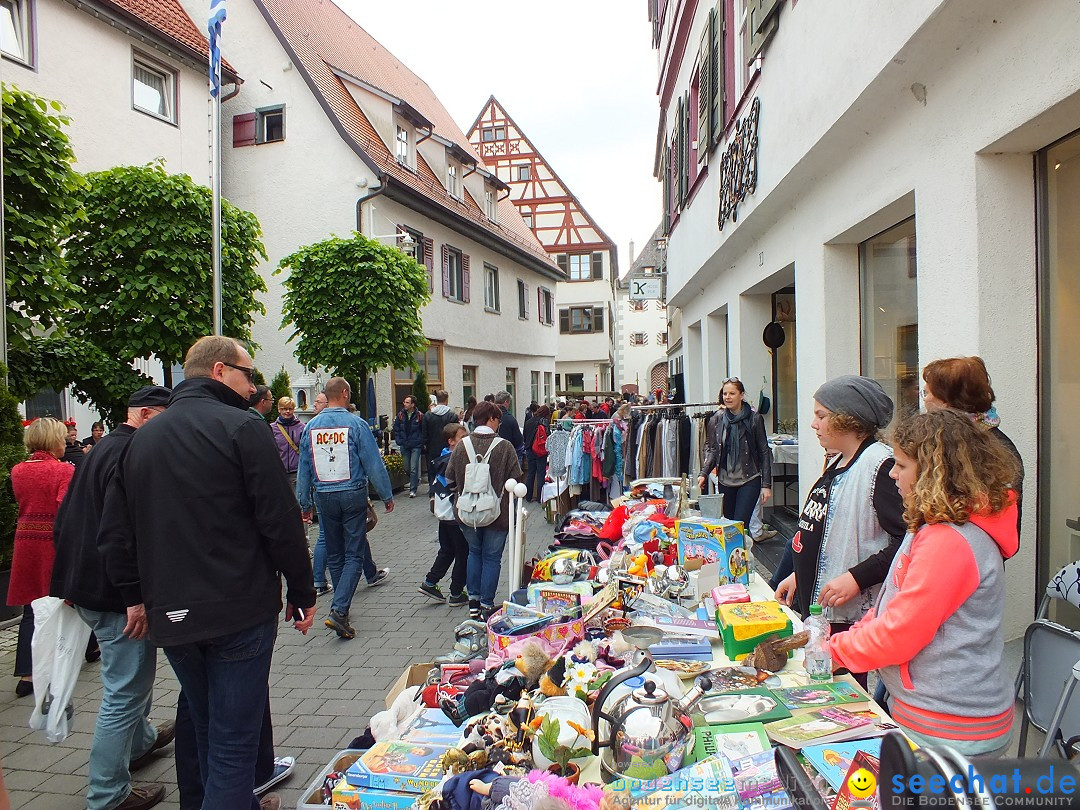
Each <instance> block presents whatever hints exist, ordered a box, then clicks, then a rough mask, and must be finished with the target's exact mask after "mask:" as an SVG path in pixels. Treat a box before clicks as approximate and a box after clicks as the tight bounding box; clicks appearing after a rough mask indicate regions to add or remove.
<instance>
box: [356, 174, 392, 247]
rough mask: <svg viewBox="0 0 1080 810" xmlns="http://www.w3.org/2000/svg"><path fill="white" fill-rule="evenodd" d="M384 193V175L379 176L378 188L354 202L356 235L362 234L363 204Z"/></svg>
mask: <svg viewBox="0 0 1080 810" xmlns="http://www.w3.org/2000/svg"><path fill="white" fill-rule="evenodd" d="M384 191H386V175H385V174H382V175H379V187H378V188H377V189H375V190H374V191H372V192H371V193H370V194H365V195H364V196H363V197H360V198H359V199H358V200H357V201H356V230H357V232H358V233H363V232H364V203H366V202H368V201H369V200H373V199H375V198H376V197H378V196H379V195H380V194H382V193H383V192H384Z"/></svg>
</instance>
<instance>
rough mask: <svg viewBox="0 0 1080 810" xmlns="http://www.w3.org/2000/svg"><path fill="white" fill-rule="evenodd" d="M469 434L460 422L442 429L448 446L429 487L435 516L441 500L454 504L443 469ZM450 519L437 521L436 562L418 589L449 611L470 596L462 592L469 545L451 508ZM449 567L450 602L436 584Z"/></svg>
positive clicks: (437, 461)
mask: <svg viewBox="0 0 1080 810" xmlns="http://www.w3.org/2000/svg"><path fill="white" fill-rule="evenodd" d="M467 433H468V431H467V430H466V429H465V426H464V425H462V424H461V423H459V422H451V423H450V424H448V425H446V426H445V427H444V428H443V436H444V437H445V438H446V443H447V446H446V447H444V448H443V451H442V455H440V456H439V458H438V459H436V461H435V481H434V482H433V483H432V486H431V494H432V498H431V510H432V512H435V514H436V515H437V516H438V515H439V512H438V511H437V510H436V504H437V503H439V502H440V501H441V500H442V499H447V500H448V501H449V502H450V504H452V503H453V495H454V492H453V490H452V489H451V488H450V486H449V484H448V483H447V481H446V477H445V474H446V465H447V464H448V463H449V462H450V454H451V453H452V452H454V448H455V447H457V443H458V442H459V441H461V439H462V437H463V436H465V435H466V434H467ZM448 514H449V518H448V519H443V518H442V517H440V519H439V553H438V554H436V555H435V562H434V563H432V564H431V570H430V571H429V572H428V575H427V576H426V577H425V578H424V584H423V585H421V586H420V593H422V594H424V595H425V596H430V597H431V598H432V599H436V600H438V601H440V602H447V603H448V604H449V605H451V606H452V607H456V606H459V605H467V604H469V595H468V594H467V593H466V592H465V572H466V570H467V566H468V563H469V544H468V542H467V541H466V540H465V535H464V534H462V532H461V526H459V525H458V522H457V520H455V519H454V512H453V507H452V506H451V507H450V510H449V513H448ZM451 563H452V564H453V566H454V570H453V572H452V573H451V574H450V598H449V600H448V599H447V598H446V597H445V596H444V595H443V592H442V589H441V588H439V584H438V583H439V580H440V579H442V578H443V577H444V576H446V572H447V571H448V570H449V569H450V565H451Z"/></svg>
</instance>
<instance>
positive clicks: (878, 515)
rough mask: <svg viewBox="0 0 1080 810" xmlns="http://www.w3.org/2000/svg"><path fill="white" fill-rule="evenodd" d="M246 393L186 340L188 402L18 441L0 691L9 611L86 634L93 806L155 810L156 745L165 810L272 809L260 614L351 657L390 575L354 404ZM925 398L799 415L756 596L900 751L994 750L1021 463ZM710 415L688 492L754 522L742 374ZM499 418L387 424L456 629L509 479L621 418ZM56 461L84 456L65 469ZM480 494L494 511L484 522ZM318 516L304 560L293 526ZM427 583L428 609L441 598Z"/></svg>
mask: <svg viewBox="0 0 1080 810" xmlns="http://www.w3.org/2000/svg"><path fill="white" fill-rule="evenodd" d="M253 371H254V369H253V364H252V360H251V356H250V354H248V352H247V350H246V349H245V348H244V347H243V345H242V344H240V343H239V342H237V341H234V340H232V339H229V338H223V337H206V338H202V339H201V340H199V341H198V342H197V343H195V344H194V345H193V346H192V347H191V349H190V350H189V352H188V354H187V357H186V359H185V364H184V372H185V379H184V381H183V382H182V383H180V384H179V385H178V386H177V387H176V388H175V389H174V390H171V391H170V390H169V389H167V388H163V387H160V386H147V387H145V388H142V389H140V390H139V391H136V392H135V393H134V394H133V395H132V396H131V398H130V399H129V401H128V410H127V416H126V420H125V422H124V423H123V424H121V425H119V426H117V427H116V428H115V429H114V430H112V431H111V432H109V433H108V434H105V433H104V430H103V428H101V426H100V425H99V424H97V423H95V426H94V429H93V430H92V435H91V436H90V437H89V438H88V439H87V440H85V441H83V442H77V440H74V439H73V436H77V431H75V430H74V429H73V426H71V425H68V424H65V423H62V422H60V421H58V420H55V419H51V418H41V419H37V420H34V421H32V422H31V423H29V424H28V425H27V427H26V429H25V436H24V439H25V445H26V449H27V452H28V454H29V455H28V458H27V459H26V460H25V461H23V462H21V463H19V464H18V465H16V466H15V468H14V469H13V470H12V473H11V481H12V488H13V490H14V494H15V497H16V500H17V502H18V506H19V518H18V525H17V531H16V538H15V550H14V558H13V563H12V574H11V585H10V589H9V595H8V602H9V604H13V605H22V606H24V609H23V619H22V622H21V624H20V628H19V641H18V651H17V655H16V663H15V675H16V676H17V677H18V678H19V680H18V681H17V684H16V692H17V694H19V695H20V696H22V695H29V694H32V692H33V681H32V653H31V639H32V636H33V631H34V613H33V609H32V607H31V603H32V602H33V601H34V600H35V599H38V598H40V597H44V596H54V597H60V598H62V599H64V600H67V601H68V602H69V603H70V604H72V605H74V607H75V609H76V610H77V612H78V614H79V615H80V616H81V617H82V619H83V620H84V621H85V622H86V623H87V624H88V625H89V626H90V627H91V628H92V630H93V634H92V636H91V642H90V645H88V648H87V650H86V651H85V654H86V656H87V659H88V660H93V659H95V658H96V657H99V656H100V658H101V670H100V678H101V682H102V700H101V708H100V710H99V713H98V718H97V725H96V728H95V731H94V737H93V743H92V746H91V751H90V762H89V770H88V781H89V788H88V791H87V805H88V807H90V808H92V810H96V809H97V808H104V810H116V808H121V810H137V809H138V808H146V807H151V806H153V805H154V804H156V803H158V802H160V801H161V799H162V798H163V796H164V787H163V786H162V785H160V784H149V785H135V784H132V779H131V773H132V772H133V771H136V770H137V769H138V768H139V767H141V766H143V765H145V764H147V763H148V762H150V761H151V759H152V755H153V754H154V752H156V751H158V750H159V749H161V748H162V747H164V746H166V745H168V744H170V743H172V742H173V741H174V740H175V757H176V770H177V781H178V785H179V787H180V794H181V795H180V801H181V807H182V808H185V810H186V808H195V807H203V808H236V807H242V806H250V807H252V808H275V807H278V806H279V800H278V798H277V796H276V795H275V794H272V793H267V792H266V791H268V790H269V788H270V787H272V786H273V785H274V784H275V783H276V782H277V781H279V780H280V779H281V778H283V777H284V776H285V775H287V774H288V773H289V771H290V770H291V768H292V766H293V763H294V760H293V759H292V758H291V757H279V756H276V754H275V751H274V741H273V724H272V718H271V714H270V703H269V686H268V683H269V672H270V662H271V658H272V655H273V649H274V645H275V640H276V637H277V632H278V616H279V614H280V612H281V610H282V607H284V610H285V616H286V619H287V620H288V621H291V622H292V623H293V626H294V627H295V629H296V630H297V631H299V632H301V633H307V632H308V630H310V628H311V627H312V624H313V621H314V619H315V616H316V612H317V604H316V599H317V596H320V595H323V594H330V593H332V594H333V599H332V603H331V605H330V608H329V611H328V615H327V617H326V618H325V620H324V625H325V626H326V627H328V628H329V629H331V630H333V631H334V632H335V633H336V634H337V635H338V636H339V637H340V638H342V639H345V640H347V639H352V638H354V637H355V635H356V630H355V628H354V627H353V624H352V621H351V619H350V607H351V603H352V600H353V597H354V595H355V592H356V590H357V588H358V587H359V586H360V582H361V579H363V580H364V582H365V583H366V587H368V588H372V587H377V586H379V585H382V584H383V583H384V582H386V580H387V579H388V578H389V576H390V569H389V568H385V567H383V568H380V567H379V566H378V565H377V564H376V562H375V560H374V559H373V556H372V552H371V546H370V543H369V542H368V539H367V532H368V531H369V527H370V526H371V525H372V524H373V522H374V521H375V520H377V519H378V518H377V513H376V512H375V509H374V505H373V503H372V500H371V497H370V495H371V494H373V495H374V496H376V497H377V498H378V499H379V500H381V501H382V502H383V509H384V510H385V512H387V513H390V512H392V511H393V510H394V499H393V498H394V493H393V490H392V486H391V481H390V478H389V475H388V473H387V469H386V467H385V465H384V463H383V458H382V454H381V452H380V450H379V448H378V446H377V444H376V441H375V438H374V437H373V434H372V430H371V428H370V426H369V425H368V423H367V422H366V421H365V420H364V419H362V418H361V417H360V416H359V415H358V414H357V413H356V412H355V408H353V407H352V405H351V403H350V400H351V396H352V389H351V387H350V385H349V383H348V382H347V381H346V380H345V379H343V378H341V377H334V378H332V379H330V380H329V381H328V382H327V384H326V386H325V388H324V390H323V391H322V392H320V393H319V394H318V396H317V397H316V399H315V401H314V415H313V416H312V418H311V419H310V421H308V422H307V423H306V424H305V423H303V422H302V421H301V420H299V419H298V418H297V417H296V403H295V402H294V401H293V400H292V399H291V398H289V397H282V398H280V399H279V400H277V402H276V403H275V401H274V398H273V395H272V394H271V393H270V391H269V390H268V389H267V388H266V387H265V386H256V385H254V384H253V382H252V376H253ZM923 379H924V382H925V388H924V389H923V402H924V405H925V411H924V412H922V413H916V414H905V415H902V416H901V417H900V418H898V419H894V407H893V403H892V401H891V400H890V398H889V397H888V396H887V395H886V394H885V392H884V390H882V388H881V386H880V385H879V384H878V383H877V382H876V381H874V380H871V379H869V378H866V377H860V376H853V375H849V376H843V377H838V378H836V379H833V380H830V381H828V382H826V383H825V384H823V385H822V386H821V387H820V388H819V389H818V390H817V391H816V392H815V394H814V401H813V413H814V420H813V422H812V428H813V430H814V432H815V434H816V435H817V438H818V440H819V442H820V443H821V445H822V447H823V448H824V450H825V452H826V458H827V462H826V466H825V469H824V472H823V473H822V475H821V477H820V479H819V480H818V481H817V482H815V484H814V485H813V486H812V487H810V488H809V491H808V493H809V494H808V496H807V499H806V502H805V503H804V504H803V507H802V512H801V515H800V518H799V522H798V531H797V532H796V534H795V536H794V537H793V538H792V539H791V541H790V543H789V545H788V549H787V555H786V557H785V559H784V560H783V561H782V563H781V565H780V567H779V568H778V570H777V571H776V574H775V576H774V579H773V582H772V585H773V587H774V589H775V591H776V597H777V599H778V600H779V601H781V602H783V603H785V604H787V605H790V606H791V607H792V608H793V609H794V610H795V611H796V612H798V613H799V614H801V615H802V616H803V617H805V616H807V615H809V609H810V606H811V605H812V604H819V605H822V606H823V607H824V608H825V609H826V610H827V611H828V613H829V615H830V618H831V622H832V629H833V636H832V640H831V642H830V643H831V647H832V652H833V656H834V661H835V662H836V664H837V665H838V666H843V667H847V668H848V669H850V670H851V671H852V672H854V673H856V676H857V677H859V678H860V679H861V680H862V681H863V683H864V684H865V674H864V673H867V672H869V671H872V670H877V671H878V672H879V673H880V676H881V677H880V681H881V684H882V692H881V693H880V694H879V697H880V698H881V699H882V700H887V701H888V704H889V706H890V709H891V711H892V712H893V716H894V718H895V719H896V720H897V722H898V723H900V725H901V726H902V727H903V728H904V730H905V731H906V732H908V733H909V734H910V735H911V736H912V738H913V739H916V740H918V741H927V742H940V741H946V742H948V743H949V744H951V745H954V746H957V747H958V748H959V749H960V750H962V751H963V752H964V753H968V754H976V753H977V754H986V753H990V754H994V753H998V752H1000V751H1001V750H1003V748H1004V746H1005V745H1006V744H1007V742H1008V739H1009V735H1010V733H1011V718H1012V696H1011V691H1010V689H1009V685H1008V683H1007V682H1006V679H1005V673H1004V672H1003V668H1002V652H1003V638H1002V623H1003V611H1004V579H1003V574H1002V561H1003V560H1004V559H1007V558H1008V557H1010V556H1012V555H1013V554H1015V553H1016V551H1017V549H1018V547H1019V525H1020V524H1019V514H1020V505H1021V498H1022V493H1023V488H1022V484H1023V464H1022V460H1021V459H1020V457H1019V454H1018V453H1017V451H1016V448H1015V446H1014V445H1013V444H1012V442H1011V441H1009V439H1008V438H1007V437H1006V436H1005V434H1004V433H1002V431H1001V429H1000V426H999V419H998V418H997V415H996V413H995V412H994V409H993V402H994V393H993V389H992V388H991V386H990V378H989V375H988V374H987V371H986V367H985V365H984V363H983V361H982V360H981V359H980V358H977V357H971V358H952V359H948V360H939V361H935V362H933V363H930V364H929V365H928V366H927V367H926V369H925V370H924V374H923ZM720 398H721V403H722V407H721V408H720V410H719V411H718V412H717V414H716V415H715V416H714V417H713V418H712V419H710V421H709V423H708V437H709V438H708V442H707V452H706V460H705V465H704V469H703V471H702V478H703V479H704V480H708V478H709V476H710V475H715V477H716V480H717V483H718V486H719V489H720V491H721V492H722V493H723V494H724V496H725V497H724V513H725V515H726V516H727V517H730V518H732V519H734V520H739V521H742V522H743V523H744V524H748V523H749V522H750V520H751V516H752V513H753V512H754V511H755V510H756V509H758V508H759V507H760V505H761V504H763V503H765V502H767V501H768V499H769V495H770V494H771V483H772V481H771V462H770V453H769V447H768V443H767V439H766V435H765V426H764V420H763V419H762V417H761V415H760V414H758V413H756V412H755V411H754V410H753V409H752V408H751V407H750V406H749V404H748V403H746V402H745V390H744V388H743V385H742V383H741V382H740V381H739V379H738V378H736V377H732V378H728V379H726V380H724V381H723V386H722V389H721V392H720ZM510 403H511V396H510V394H509V393H508V392H506V391H500V392H498V393H495V394H493V395H490V396H489V397H486V398H485V399H484V400H483V401H481V402H478V403H477V402H473V401H470V402H468V403H467V404H466V408H464V409H454V408H451V407H450V404H449V395H448V394H447V392H445V391H438V392H436V393H435V395H434V401H433V402H432V403H431V405H430V406H428V407H427V409H426V410H425V411H424V412H421V411H420V409H419V408H418V407H417V405H418V404H417V402H416V401H415V400H414V399H413V398H412V397H411V396H409V397H406V398H405V400H404V401H403V403H402V409H401V411H400V412H399V413H398V414H397V417H396V419H395V420H394V428H393V430H394V436H395V439H396V441H397V444H398V446H399V447H400V449H401V452H402V455H403V456H405V457H406V460H407V463H406V470H407V473H408V481H407V486H408V492H409V496H410V497H415V496H416V495H417V493H418V491H419V486H420V480H421V475H420V467H421V458H422V457H425V456H426V458H427V461H428V463H427V470H426V472H427V479H428V485H429V493H428V494H429V496H430V497H431V506H432V511H433V512H434V513H435V517H436V518H437V519H438V528H437V532H438V541H439V550H438V553H437V555H436V557H435V559H434V560H433V562H432V566H431V569H430V570H429V571H428V572H427V574H426V576H425V577H424V579H423V581H422V582H421V583H420V584H419V590H420V592H421V593H423V594H424V595H425V596H427V597H429V598H432V599H435V600H438V601H443V602H447V603H448V604H450V605H451V606H466V605H467V606H468V608H469V613H470V616H471V617H472V618H474V619H485V618H487V617H488V616H489V615H490V614H491V613H492V612H493V611H494V610H495V605H496V604H497V603H496V592H497V589H498V583H499V578H500V573H501V561H502V556H503V552H504V549H505V546H506V543H507V539H508V538H507V535H508V515H509V501H508V499H509V494H508V493H507V491H506V489H505V483H506V481H507V480H509V479H511V478H514V479H517V480H519V481H521V480H523V481H525V483H526V486H527V498H528V499H530V500H539V499H540V497H541V491H542V488H543V486H544V481H545V473H546V470H547V457H546V456H547V453H546V447H547V442H546V440H547V436H548V434H549V433H550V431H551V429H552V425H553V423H554V422H556V421H559V420H570V421H574V420H582V419H589V418H591V417H599V418H606V417H610V416H612V415H617V414H619V413H622V414H624V415H625V412H626V411H627V410H628V408H629V403H628V402H623V403H616V402H615V401H614V400H613V399H608V400H605V401H602V402H596V403H589V402H587V401H583V402H572V401H566V402H559V403H557V404H556V405H555V408H554V409H552V408H550V407H549V406H548V405H546V404H545V405H541V404H538V403H535V402H534V403H532V404H531V405H530V407H529V408H528V410H527V412H526V418H525V421H524V425H523V426H519V424H518V421H517V419H516V418H515V416H514V414H513V413H512V412H511V410H510ZM275 404H276V405H277V409H278V417H277V419H275V420H274V421H273V422H269V421H267V418H266V417H267V415H268V414H269V413H270V412H271V410H272V409H273V406H274V405H275ZM268 439H269V440H268ZM75 444H78V449H77V451H75V452H77V454H78V461H77V462H75V461H74V458H72V462H73V463H66V462H65V459H66V458H67V457H68V456H69V454H72V447H73V446H74V445H75ZM76 463H77V464H78V469H76V466H75V464H76ZM480 468H482V470H481V469H480ZM480 472H482V475H479V477H478V473H480ZM478 481H479V482H480V488H479V489H478V488H477V485H478ZM488 491H490V492H491V493H492V495H493V497H492V499H491V500H492V501H498V506H496V505H495V504H494V503H488V504H486V505H485V506H484V507H483V509H479V510H478V507H477V503H479V502H480V501H482V497H480V496H482V495H483V494H484V492H488ZM485 510H486V511H485ZM481 514H482V515H483V518H482V519H481V518H480V517H477V516H478V515H481ZM314 520H317V521H318V528H319V531H318V540H317V541H316V543H315V547H314V551H313V559H312V557H311V556H309V553H308V540H307V532H306V529H305V524H306V523H310V522H312V521H314ZM946 561H947V568H948V575H947V576H945V575H943V573H942V572H943V570H944V568H945V567H946ZM447 574H449V575H450V584H449V596H447V595H446V594H444V593H443V591H442V589H441V588H440V587H439V582H440V581H441V580H442V579H443V578H444V577H446V575H447ZM282 577H283V578H284V580H285V599H284V602H285V604H284V606H283V605H282V584H281V579H282ZM158 648H160V649H161V650H162V651H163V653H164V655H165V657H166V658H167V659H168V661H169V663H170V664H171V666H172V668H173V670H174V671H175V673H176V677H177V680H178V681H179V683H180V686H181V692H180V696H179V700H178V705H177V712H176V721H175V722H169V723H164V724H161V725H158V726H154V725H153V724H151V723H150V722H149V721H148V720H147V717H148V714H149V711H150V708H151V704H152V686H153V681H154V677H155V672H156V652H157V649H158ZM260 796H261V798H260Z"/></svg>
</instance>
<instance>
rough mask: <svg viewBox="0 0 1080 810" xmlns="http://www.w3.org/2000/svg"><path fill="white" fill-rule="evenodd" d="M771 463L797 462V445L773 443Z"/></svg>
mask: <svg viewBox="0 0 1080 810" xmlns="http://www.w3.org/2000/svg"><path fill="white" fill-rule="evenodd" d="M772 460H773V464H798V463H799V445H797V444H774V445H772Z"/></svg>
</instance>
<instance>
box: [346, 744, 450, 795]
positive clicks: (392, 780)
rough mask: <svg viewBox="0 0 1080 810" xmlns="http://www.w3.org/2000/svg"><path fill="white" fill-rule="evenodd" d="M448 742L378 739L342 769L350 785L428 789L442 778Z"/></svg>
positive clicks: (424, 790)
mask: <svg viewBox="0 0 1080 810" xmlns="http://www.w3.org/2000/svg"><path fill="white" fill-rule="evenodd" d="M450 748H451V746H450V745H438V744H436V743H417V742H404V741H400V740H396V741H393V742H385V741H384V742H378V743H375V745H373V746H372V747H371V748H369V749H368V750H367V751H365V752H364V753H363V755H362V756H361V757H360V759H358V760H356V762H355V763H353V765H352V766H351V767H350V768H349V770H348V771H346V772H345V778H346V779H347V780H348V781H349V784H350V785H355V786H356V787H372V788H385V789H387V790H400V791H403V792H405V793H427V792H428V791H429V790H431V789H432V788H434V787H435V786H437V785H438V784H439V782H440V781H442V776H443V769H442V765H441V764H440V760H441V759H442V756H443V754H445V753H446V752H447V751H448V750H449V749H450Z"/></svg>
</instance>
